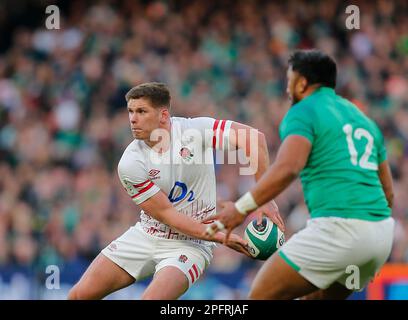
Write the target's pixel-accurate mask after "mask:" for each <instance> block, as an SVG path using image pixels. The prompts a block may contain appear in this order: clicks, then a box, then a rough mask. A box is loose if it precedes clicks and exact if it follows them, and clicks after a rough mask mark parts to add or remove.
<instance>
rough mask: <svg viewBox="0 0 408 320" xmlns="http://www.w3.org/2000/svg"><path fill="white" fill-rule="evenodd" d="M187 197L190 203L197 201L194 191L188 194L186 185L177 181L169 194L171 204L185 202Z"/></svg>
mask: <svg viewBox="0 0 408 320" xmlns="http://www.w3.org/2000/svg"><path fill="white" fill-rule="evenodd" d="M176 195H177V196H176ZM185 197H188V199H187V201H189V202H191V201H193V200H194V199H195V198H194V191H193V190H191V191H190V192H187V186H186V184H185V183H183V182H180V181H176V183H175V184H174V186H173V188H172V189H171V191H170V194H169V200H170V202H171V203H173V202H178V201H181V200H183V199H184V198H185Z"/></svg>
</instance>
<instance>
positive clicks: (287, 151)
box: [275, 135, 312, 174]
mask: <svg viewBox="0 0 408 320" xmlns="http://www.w3.org/2000/svg"><path fill="white" fill-rule="evenodd" d="M311 150H312V143H311V142H310V140H309V139H307V138H306V137H304V136H302V135H289V136H288V137H286V139H285V140H284V141H283V143H282V144H281V146H280V148H279V150H278V154H277V156H276V160H275V162H276V163H280V164H284V165H285V166H286V167H288V168H290V170H291V171H293V172H294V173H296V174H298V173H299V172H300V171H301V170H302V169H303V168H304V167H305V166H306V163H307V160H308V159H309V155H310V152H311Z"/></svg>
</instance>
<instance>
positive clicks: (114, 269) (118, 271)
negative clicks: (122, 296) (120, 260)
mask: <svg viewBox="0 0 408 320" xmlns="http://www.w3.org/2000/svg"><path fill="white" fill-rule="evenodd" d="M134 281H135V279H134V278H133V277H132V276H131V275H129V274H128V273H127V272H126V271H125V270H123V269H122V268H121V267H119V266H118V265H117V264H115V263H114V262H112V261H111V260H110V259H108V258H107V257H105V256H104V255H103V254H101V253H100V254H99V255H98V256H97V257H96V258H95V260H94V261H93V262H92V263H91V265H90V266H89V267H88V269H87V270H86V271H85V273H84V274H83V276H82V277H81V279H80V280H79V282H78V283H77V284H76V285H75V286H74V287H73V288H72V289H71V291H70V293H69V295H68V299H102V298H104V297H105V296H107V295H108V294H110V293H112V292H114V291H117V290H119V289H122V288H124V287H127V286H129V285H131V284H132V283H133V282H134Z"/></svg>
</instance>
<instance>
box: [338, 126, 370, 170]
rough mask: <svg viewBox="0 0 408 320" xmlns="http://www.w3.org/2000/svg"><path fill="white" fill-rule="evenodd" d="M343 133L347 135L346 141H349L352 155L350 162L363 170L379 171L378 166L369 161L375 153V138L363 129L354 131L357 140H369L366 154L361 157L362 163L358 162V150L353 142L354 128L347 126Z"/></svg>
mask: <svg viewBox="0 0 408 320" xmlns="http://www.w3.org/2000/svg"><path fill="white" fill-rule="evenodd" d="M343 131H344V133H345V134H346V140H347V145H348V149H349V153H350V161H351V163H352V164H353V165H355V166H356V165H357V164H358V165H359V166H360V167H361V168H363V169H368V170H378V165H377V164H376V163H373V162H369V161H368V159H369V158H370V156H371V153H372V151H373V144H374V138H373V136H372V135H371V134H370V133H369V132H368V131H367V130H366V129H363V128H357V129H356V130H355V131H354V138H355V139H357V140H361V138H362V137H364V138H366V139H367V145H366V148H365V151H364V154H363V155H362V156H361V158H360V161H359V162H357V156H358V154H357V150H356V147H355V145H354V141H353V127H352V126H351V124H346V125H344V127H343Z"/></svg>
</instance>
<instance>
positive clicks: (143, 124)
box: [127, 98, 161, 140]
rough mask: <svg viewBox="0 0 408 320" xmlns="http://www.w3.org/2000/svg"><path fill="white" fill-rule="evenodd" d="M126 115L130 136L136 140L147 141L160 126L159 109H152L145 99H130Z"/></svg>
mask: <svg viewBox="0 0 408 320" xmlns="http://www.w3.org/2000/svg"><path fill="white" fill-rule="evenodd" d="M127 109H128V113H129V121H130V128H131V130H132V135H133V137H134V138H135V139H138V140H148V139H149V138H150V134H151V132H152V131H153V130H155V129H157V128H159V125H160V113H161V111H160V109H157V108H154V107H152V105H151V103H150V101H149V100H148V99H145V98H140V99H130V100H129V102H128V107H127Z"/></svg>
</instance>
